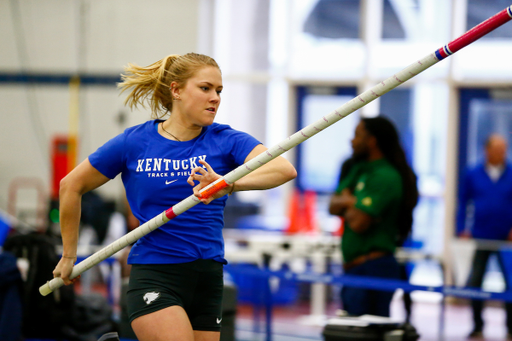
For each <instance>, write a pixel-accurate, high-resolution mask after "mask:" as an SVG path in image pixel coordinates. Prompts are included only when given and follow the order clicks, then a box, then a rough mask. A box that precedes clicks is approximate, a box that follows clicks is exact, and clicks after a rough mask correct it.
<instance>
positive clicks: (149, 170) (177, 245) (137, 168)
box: [89, 120, 260, 264]
mask: <svg viewBox="0 0 512 341" xmlns="http://www.w3.org/2000/svg"><path fill="white" fill-rule="evenodd" d="M160 122H161V121H160V120H154V121H148V122H146V123H144V124H141V125H138V126H135V127H131V128H128V129H126V130H125V131H124V133H122V134H120V135H118V136H116V137H114V138H113V139H111V140H110V141H108V142H107V143H105V144H104V145H103V146H101V147H100V148H98V150H97V151H96V152H94V153H93V154H91V155H90V156H89V161H90V162H91V164H92V166H93V167H94V168H96V169H97V170H98V171H99V172H101V173H102V174H103V175H105V176H107V177H108V178H110V179H113V178H115V177H116V176H117V174H119V173H121V178H122V180H123V184H124V187H125V189H126V196H127V198H128V202H129V204H130V207H131V209H132V212H133V214H134V215H135V217H136V218H137V219H138V220H139V221H140V223H141V224H143V223H145V222H147V221H148V220H150V219H152V218H154V217H155V216H157V215H158V214H161V213H162V212H163V211H165V210H167V209H168V208H169V207H171V206H174V205H175V204H177V203H178V202H180V201H182V200H183V199H185V198H187V197H188V196H190V195H191V194H193V190H192V186H190V185H189V184H188V183H187V178H188V177H189V175H190V170H191V169H192V168H194V167H196V166H201V164H200V163H199V162H198V161H199V160H205V161H206V162H208V163H209V164H210V165H211V166H212V168H213V170H214V171H215V172H216V173H217V174H221V175H224V174H226V173H228V172H230V171H231V170H233V169H235V168H236V167H238V166H239V165H241V164H243V163H244V161H245V159H246V157H247V155H249V153H250V152H251V151H252V150H253V149H254V147H256V146H257V145H258V144H260V142H259V141H258V140H256V139H255V138H253V137H252V136H250V135H249V134H246V133H243V132H240V131H237V130H234V129H232V128H231V127H230V126H228V125H223V124H218V123H213V124H212V125H210V126H208V127H204V128H203V130H202V132H201V134H200V135H199V136H197V137H196V138H194V139H193V140H190V141H184V142H178V141H172V140H169V139H166V138H165V137H163V136H161V135H160V134H159V133H158V131H157V124H158V123H160ZM226 200H227V196H224V197H222V198H219V199H216V200H214V201H212V202H211V203H210V204H209V205H204V204H202V203H199V204H198V205H196V206H194V207H192V208H191V209H189V210H187V211H186V212H184V213H182V214H180V215H179V216H177V217H175V218H174V219H172V220H171V221H169V222H168V223H167V224H165V225H163V226H161V227H160V228H158V229H156V230H155V231H153V232H151V233H149V234H147V235H145V236H144V237H142V238H140V239H139V240H138V241H137V242H136V243H135V245H134V246H133V247H132V250H131V251H130V255H129V257H128V263H129V264H173V263H185V262H191V261H194V260H196V259H213V260H215V261H218V262H222V263H224V264H225V263H227V262H226V260H225V259H224V240H223V238H222V227H223V226H224V221H223V216H224V206H225V205H226Z"/></svg>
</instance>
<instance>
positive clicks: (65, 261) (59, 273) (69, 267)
mask: <svg viewBox="0 0 512 341" xmlns="http://www.w3.org/2000/svg"><path fill="white" fill-rule="evenodd" d="M75 261H76V258H68V257H62V258H61V259H60V261H59V263H58V264H57V266H56V267H55V270H53V277H54V278H57V277H60V278H62V280H63V281H64V284H65V285H69V284H72V283H75V282H76V281H77V280H78V279H79V278H80V276H77V277H75V278H73V279H70V278H69V276H71V272H72V271H73V267H74V265H75Z"/></svg>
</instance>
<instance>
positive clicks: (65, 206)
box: [54, 53, 296, 341]
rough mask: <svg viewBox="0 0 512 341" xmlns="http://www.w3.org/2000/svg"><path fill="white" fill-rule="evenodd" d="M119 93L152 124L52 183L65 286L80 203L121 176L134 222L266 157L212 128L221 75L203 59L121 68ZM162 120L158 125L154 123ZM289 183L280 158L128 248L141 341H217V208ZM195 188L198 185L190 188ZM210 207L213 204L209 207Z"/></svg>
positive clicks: (242, 138)
mask: <svg viewBox="0 0 512 341" xmlns="http://www.w3.org/2000/svg"><path fill="white" fill-rule="evenodd" d="M122 79H123V81H122V82H121V83H120V84H119V87H120V88H121V90H122V91H126V90H131V92H130V94H129V96H128V98H127V99H126V104H127V105H129V107H130V108H133V107H137V106H138V105H142V106H144V104H145V103H146V102H147V103H148V104H149V105H150V107H151V111H152V118H155V120H151V121H148V122H146V123H144V124H141V125H138V126H135V127H132V128H129V129H127V130H126V131H125V132H124V133H122V134H120V135H118V136H116V137H114V138H113V139H112V140H110V141H108V142H107V143H106V144H105V145H103V146H102V147H100V148H99V149H98V150H97V151H96V152H94V153H93V154H91V155H90V156H89V158H88V159H86V160H85V161H84V162H82V163H81V164H80V165H79V166H78V167H76V168H75V169H74V170H73V171H72V172H70V173H69V174H68V175H67V176H66V177H65V178H64V179H63V180H62V181H61V184H60V212H61V213H60V214H61V217H60V219H61V220H60V221H61V231H62V240H63V245H64V251H63V256H62V259H61V260H60V262H59V264H58V265H57V267H56V268H55V270H54V276H55V277H61V278H62V279H63V280H64V283H66V284H70V283H71V282H72V281H71V280H70V279H69V275H70V273H71V270H72V268H73V263H74V262H75V260H76V249H77V238H78V225H79V219H80V217H79V215H80V199H81V196H82V195H83V194H84V193H85V192H87V191H90V190H92V189H94V188H96V187H98V186H101V185H103V184H104V183H106V182H107V181H108V180H110V179H113V178H114V177H115V176H116V175H117V174H119V173H121V177H122V180H123V184H124V186H125V189H126V193H127V197H128V201H129V203H130V207H131V209H132V211H133V214H134V215H135V217H136V218H137V219H138V220H139V221H140V222H141V224H142V223H144V222H146V221H148V220H150V219H151V218H153V217H154V216H156V215H157V214H159V213H161V212H163V211H164V210H166V209H167V208H168V207H170V206H173V205H174V204H176V203H178V202H180V201H181V200H182V199H184V198H186V197H188V196H189V195H190V193H191V187H190V186H195V187H193V193H194V194H195V195H196V196H198V194H199V190H200V189H201V188H203V187H205V186H207V185H208V184H210V183H211V182H213V181H215V180H216V179H218V178H219V177H220V175H218V173H219V174H225V173H227V172H229V171H231V170H232V169H234V168H236V167H237V166H239V165H240V164H243V163H245V162H247V161H248V160H250V159H252V158H254V157H255V156H257V155H259V154H260V153H262V152H264V151H265V150H266V148H265V147H264V146H263V145H262V144H261V143H260V142H258V141H257V140H256V139H254V138H253V137H252V136H250V135H248V134H246V133H243V132H240V131H236V130H234V129H232V128H230V127H229V126H227V125H221V124H217V123H214V118H215V115H216V113H217V110H218V108H219V104H220V93H221V91H222V88H223V86H222V76H221V72H220V69H219V66H218V65H217V63H216V62H215V61H214V60H213V59H212V58H210V57H207V56H204V55H200V54H195V53H189V54H186V55H182V56H180V55H170V56H168V57H166V58H164V59H162V60H160V61H158V62H156V63H154V64H152V65H149V66H147V67H139V66H136V65H131V64H130V65H128V66H127V67H126V68H125V74H124V75H123V77H122ZM167 114H170V115H169V117H168V118H167V119H166V120H162V119H161V118H162V117H165V116H166V115H167ZM295 177H296V171H295V169H294V167H293V166H292V165H291V164H290V163H289V162H288V161H287V160H286V159H284V158H282V157H278V158H276V159H274V160H272V161H271V162H269V163H267V164H266V165H264V166H262V167H260V168H259V169H257V170H255V171H254V172H252V173H250V174H248V175H247V176H245V177H243V178H242V179H240V180H238V181H236V182H235V183H233V184H231V185H230V186H228V187H226V188H224V189H223V190H221V191H219V192H217V193H216V194H215V195H213V197H210V198H205V199H201V201H202V202H203V203H204V204H209V205H207V206H206V205H203V204H198V205H196V206H194V207H193V208H191V209H190V210H188V211H186V212H185V213H183V214H181V215H179V216H178V217H176V218H174V219H173V220H171V221H170V222H168V223H167V224H165V225H164V226H162V227H160V228H159V229H157V230H155V231H153V232H151V233H150V234H148V235H146V236H144V237H143V238H141V239H140V240H138V241H137V243H136V244H135V245H134V246H133V247H132V250H131V252H130V255H129V258H128V262H129V263H130V264H132V270H131V274H130V286H129V290H128V297H127V300H128V311H129V314H130V321H131V324H132V328H133V330H134V331H135V333H136V334H137V337H138V339H139V340H140V341H146V340H147V341H156V340H165V341H167V340H169V341H170V340H196V341H197V340H205V341H206V340H208V341H210V340H212V341H213V340H219V338H220V325H221V320H222V316H221V301H222V289H223V281H222V272H223V269H222V266H223V264H226V263H227V262H226V260H225V259H224V245H223V238H222V226H223V209H224V205H225V202H226V200H227V197H226V194H232V193H233V192H235V191H246V190H254V189H260V190H261V189H268V188H273V187H276V186H279V185H281V184H283V183H285V182H287V181H289V180H292V179H293V178H295ZM196 182H198V184H197V185H196ZM213 199H218V200H215V201H212V200H213Z"/></svg>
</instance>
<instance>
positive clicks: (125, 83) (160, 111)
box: [117, 53, 219, 118]
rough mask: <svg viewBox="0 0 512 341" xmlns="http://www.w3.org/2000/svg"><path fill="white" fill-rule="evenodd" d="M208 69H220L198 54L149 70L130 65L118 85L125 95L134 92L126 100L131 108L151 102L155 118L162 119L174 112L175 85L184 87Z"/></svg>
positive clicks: (171, 59)
mask: <svg viewBox="0 0 512 341" xmlns="http://www.w3.org/2000/svg"><path fill="white" fill-rule="evenodd" d="M205 66H214V67H217V68H219V66H218V65H217V63H216V62H215V60H214V59H213V58H211V57H208V56H205V55H201V54H197V53H188V54H186V55H183V56H180V55H177V54H173V55H169V56H167V57H165V58H163V59H161V60H159V61H157V62H155V63H153V64H151V65H149V66H146V67H141V66H138V65H135V64H128V66H126V67H125V69H124V74H121V80H122V81H121V82H120V83H118V85H117V86H118V88H120V89H121V93H123V92H124V91H126V90H128V89H131V91H130V93H129V94H128V97H127V98H126V100H125V105H127V106H128V107H130V109H134V108H137V107H138V106H139V105H140V106H142V107H144V108H145V107H146V105H145V104H146V103H147V104H149V107H150V109H151V117H152V118H162V117H164V116H165V115H167V114H169V113H171V112H172V94H171V90H170V86H171V83H172V82H177V83H178V87H180V88H182V87H184V86H185V84H186V82H187V80H188V79H189V78H191V77H192V76H193V75H194V74H195V72H196V71H197V70H198V69H200V68H202V67H205Z"/></svg>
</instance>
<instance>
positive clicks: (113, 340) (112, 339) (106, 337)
mask: <svg viewBox="0 0 512 341" xmlns="http://www.w3.org/2000/svg"><path fill="white" fill-rule="evenodd" d="M98 341H120V340H119V334H117V333H116V332H111V333H106V334H103V335H102V336H101V337H100V338H99V339H98Z"/></svg>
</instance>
